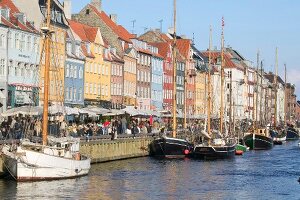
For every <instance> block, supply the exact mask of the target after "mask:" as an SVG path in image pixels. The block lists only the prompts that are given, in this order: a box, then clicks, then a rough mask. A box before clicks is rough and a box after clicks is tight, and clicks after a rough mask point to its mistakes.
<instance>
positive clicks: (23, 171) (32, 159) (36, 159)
mask: <svg viewBox="0 0 300 200" xmlns="http://www.w3.org/2000/svg"><path fill="white" fill-rule="evenodd" d="M50 14H51V0H47V16H46V26H45V27H42V29H41V30H42V32H43V37H44V40H45V74H44V75H45V78H44V107H43V109H44V112H43V143H42V144H36V143H32V142H30V141H27V140H23V141H22V142H21V144H20V146H17V147H16V148H12V147H11V146H4V147H3V148H2V157H3V161H4V165H5V167H6V168H7V170H8V172H9V173H10V174H11V175H12V177H13V178H14V179H16V180H18V181H33V180H50V179H64V178H74V177H79V176H83V175H87V174H88V172H89V170H90V167H91V166H90V162H91V160H90V159H89V158H87V157H86V156H83V155H80V153H79V142H80V139H75V138H52V137H48V102H49V69H50V60H51V57H50V45H51V35H52V34H53V32H52V31H51V29H50V24H51V23H50V22H51V20H50V17H51V16H50Z"/></svg>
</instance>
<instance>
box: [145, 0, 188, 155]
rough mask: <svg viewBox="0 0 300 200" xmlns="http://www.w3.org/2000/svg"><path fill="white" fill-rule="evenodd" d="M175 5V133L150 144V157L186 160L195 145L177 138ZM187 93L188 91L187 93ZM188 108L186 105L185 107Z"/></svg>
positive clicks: (173, 50)
mask: <svg viewBox="0 0 300 200" xmlns="http://www.w3.org/2000/svg"><path fill="white" fill-rule="evenodd" d="M173 4H174V35H173V48H172V54H173V107H172V108H173V113H172V115H173V132H172V137H167V136H165V135H162V136H161V137H159V138H157V139H155V140H154V141H153V142H152V143H151V144H150V155H152V156H155V157H161V158H184V157H186V156H188V155H189V154H190V153H191V151H192V149H193V145H192V144H191V143H190V142H188V141H187V140H185V139H180V138H176V129H177V125H176V124H177V119H176V103H177V102H176V90H177V87H176V69H177V67H176V64H177V63H176V62H177V61H176V60H177V59H176V0H174V1H173ZM185 92H186V91H185ZM185 106H186V105H185Z"/></svg>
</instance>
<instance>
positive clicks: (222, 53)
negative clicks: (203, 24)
mask: <svg viewBox="0 0 300 200" xmlns="http://www.w3.org/2000/svg"><path fill="white" fill-rule="evenodd" d="M223 93H224V17H222V35H221V95H220V96H221V100H220V104H221V105H220V132H221V134H222V133H223V114H224V113H223V110H224V105H223V98H224V94H223Z"/></svg>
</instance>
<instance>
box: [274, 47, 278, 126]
mask: <svg viewBox="0 0 300 200" xmlns="http://www.w3.org/2000/svg"><path fill="white" fill-rule="evenodd" d="M275 56H276V58H275V76H274V87H275V114H274V127H275V129H276V123H277V70H278V48H277V47H276V55H275Z"/></svg>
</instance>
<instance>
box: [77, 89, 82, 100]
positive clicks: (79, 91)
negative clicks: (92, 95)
mask: <svg viewBox="0 0 300 200" xmlns="http://www.w3.org/2000/svg"><path fill="white" fill-rule="evenodd" d="M81 100H82V88H79V90H78V101H81Z"/></svg>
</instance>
